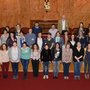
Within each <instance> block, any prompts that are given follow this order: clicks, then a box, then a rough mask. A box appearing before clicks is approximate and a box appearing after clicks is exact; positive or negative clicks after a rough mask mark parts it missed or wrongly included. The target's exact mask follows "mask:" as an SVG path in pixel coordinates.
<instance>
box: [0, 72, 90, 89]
mask: <svg viewBox="0 0 90 90" xmlns="http://www.w3.org/2000/svg"><path fill="white" fill-rule="evenodd" d="M42 77H43V75H42V73H40V75H39V77H38V78H34V77H33V75H32V73H29V74H28V80H22V73H19V79H18V80H13V79H12V74H11V73H9V78H8V79H3V78H2V77H1V73H0V90H90V80H85V79H84V75H83V74H82V76H81V80H74V79H73V74H70V79H69V80H64V79H63V74H61V73H60V75H59V78H58V79H53V75H52V73H50V75H49V79H48V80H43V79H42Z"/></svg>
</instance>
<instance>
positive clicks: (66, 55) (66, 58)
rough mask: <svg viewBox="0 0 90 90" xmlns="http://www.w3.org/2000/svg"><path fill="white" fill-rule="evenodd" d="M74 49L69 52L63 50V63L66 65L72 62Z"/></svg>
mask: <svg viewBox="0 0 90 90" xmlns="http://www.w3.org/2000/svg"><path fill="white" fill-rule="evenodd" d="M72 54H73V52H72V49H69V50H67V49H66V48H64V49H63V50H62V62H65V63H70V62H72Z"/></svg>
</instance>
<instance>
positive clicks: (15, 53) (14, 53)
mask: <svg viewBox="0 0 90 90" xmlns="http://www.w3.org/2000/svg"><path fill="white" fill-rule="evenodd" d="M9 58H10V61H11V63H12V71H13V79H18V63H19V62H20V49H19V48H18V46H17V42H16V41H14V42H13V46H12V47H11V48H10V49H9Z"/></svg>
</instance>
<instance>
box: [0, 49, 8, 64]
mask: <svg viewBox="0 0 90 90" xmlns="http://www.w3.org/2000/svg"><path fill="white" fill-rule="evenodd" d="M0 62H1V63H4V62H9V55H8V51H2V50H1V51H0Z"/></svg>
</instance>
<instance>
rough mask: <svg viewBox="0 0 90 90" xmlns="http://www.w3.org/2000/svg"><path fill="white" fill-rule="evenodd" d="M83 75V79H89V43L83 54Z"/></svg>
mask: <svg viewBox="0 0 90 90" xmlns="http://www.w3.org/2000/svg"><path fill="white" fill-rule="evenodd" d="M84 74H85V79H89V78H90V43H88V46H87V49H86V53H85V59H84Z"/></svg>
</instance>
